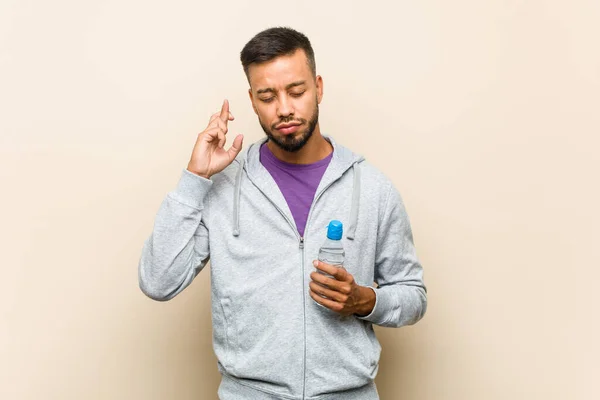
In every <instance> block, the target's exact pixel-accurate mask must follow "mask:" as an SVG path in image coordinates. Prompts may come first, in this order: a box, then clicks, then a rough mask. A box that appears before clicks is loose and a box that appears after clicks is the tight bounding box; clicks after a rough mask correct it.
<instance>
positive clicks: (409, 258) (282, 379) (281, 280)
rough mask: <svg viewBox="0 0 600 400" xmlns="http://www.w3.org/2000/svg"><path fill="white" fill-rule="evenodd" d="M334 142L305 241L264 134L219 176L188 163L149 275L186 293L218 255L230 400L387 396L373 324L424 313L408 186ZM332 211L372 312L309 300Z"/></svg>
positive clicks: (148, 246) (143, 270) (221, 343)
mask: <svg viewBox="0 0 600 400" xmlns="http://www.w3.org/2000/svg"><path fill="white" fill-rule="evenodd" d="M326 138H327V140H329V141H330V142H331V144H332V145H333V148H334V152H333V157H332V159H331V162H330V164H329V166H328V168H327V170H326V171H325V174H324V176H323V178H322V180H321V183H320V184H319V187H318V188H317V192H316V194H315V199H314V201H313V204H312V207H311V210H310V213H309V215H308V220H307V223H306V229H305V235H304V237H300V235H299V234H298V230H297V229H296V226H295V224H294V219H293V217H292V214H291V212H290V210H289V208H288V206H287V203H286V201H285V199H284V197H283V195H282V194H281V192H280V191H279V188H278V186H277V184H276V183H275V181H274V180H273V179H272V177H271V175H270V174H269V172H268V171H267V170H266V169H265V168H264V167H263V166H262V164H261V163H260V160H259V148H260V144H261V143H263V142H264V141H265V140H266V138H264V139H263V140H260V141H259V142H257V143H254V144H253V145H251V146H250V147H249V148H248V150H247V151H246V152H245V153H242V154H240V155H239V156H238V157H237V158H236V160H235V161H234V162H233V163H232V164H231V165H229V166H228V167H227V168H225V169H224V170H223V171H222V172H221V173H219V174H216V175H214V176H213V177H212V178H211V179H210V180H208V179H204V178H202V177H199V176H197V175H194V174H192V173H190V172H189V171H187V170H184V171H183V173H182V176H181V178H180V181H179V183H178V185H177V187H176V188H175V190H174V191H172V192H170V193H169V194H168V195H167V196H166V198H165V200H164V201H163V203H162V204H161V206H160V209H159V210H158V213H157V215H156V219H155V223H154V230H153V232H152V234H151V235H150V237H149V238H148V239H147V240H146V242H145V244H144V247H143V250H142V255H141V259H140V263H139V283H140V288H141V290H142V291H143V292H144V293H145V294H146V295H147V296H149V297H151V298H152V299H155V300H160V301H164V300H169V299H171V298H173V297H174V296H176V295H177V294H178V293H180V292H181V291H182V290H184V289H185V288H186V287H187V286H188V285H189V284H190V283H191V282H192V280H193V279H194V278H195V277H196V276H197V275H198V273H200V271H201V270H202V269H203V268H204V266H205V265H206V264H207V262H208V261H209V258H210V261H211V262H210V273H211V289H212V290H211V306H212V322H213V346H214V351H215V354H216V356H217V359H218V369H219V371H220V372H221V374H222V376H223V379H222V381H221V386H220V387H219V397H220V398H221V399H226V400H229V399H377V398H378V395H377V390H376V388H375V384H374V381H373V380H374V378H375V375H376V374H377V369H378V363H379V355H380V352H381V346H380V344H379V342H378V340H377V338H376V337H375V333H374V331H373V324H377V325H380V326H388V327H400V326H403V325H409V324H414V323H415V322H417V321H418V320H419V319H421V318H422V317H423V315H424V313H425V310H426V305H427V295H426V288H425V285H424V283H423V270H422V267H421V265H420V263H419V261H418V259H417V256H416V251H415V247H414V245H413V239H412V233H411V229H410V224H409V220H408V216H407V214H406V211H405V208H404V206H403V203H402V200H401V198H400V195H399V193H398V191H397V190H396V189H395V187H394V186H393V184H392V183H391V182H390V180H389V179H387V178H386V177H385V176H384V175H383V174H382V173H381V172H379V171H378V170H377V169H376V168H374V167H373V166H372V165H370V164H369V163H367V162H366V161H365V160H364V159H363V158H362V157H361V156H358V155H356V154H354V153H352V152H351V151H350V150H348V149H347V148H344V147H343V146H341V145H339V144H336V142H335V141H334V140H333V138H331V137H326ZM332 219H337V220H340V221H342V223H343V224H344V228H345V236H344V238H343V239H342V240H343V245H344V249H345V252H346V257H345V263H344V267H345V268H346V269H347V270H348V272H350V273H351V274H352V275H353V276H354V279H355V280H356V282H357V283H358V284H359V285H363V286H369V287H372V288H373V290H374V291H375V293H376V304H375V308H374V309H373V311H372V312H371V314H369V315H367V316H364V317H358V316H342V315H340V314H337V313H335V312H333V311H331V310H329V309H326V308H324V307H321V306H319V305H317V303H315V302H314V300H313V299H312V298H311V297H310V296H309V293H308V292H309V286H308V284H309V282H310V281H311V279H310V273H311V272H312V271H314V270H315V269H314V267H313V265H312V261H313V260H315V259H316V258H317V254H318V251H319V248H320V246H321V244H322V243H323V241H324V240H325V235H326V231H327V225H328V223H329V221H330V220H332ZM374 283H376V285H374Z"/></svg>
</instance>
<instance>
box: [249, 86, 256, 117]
mask: <svg viewBox="0 0 600 400" xmlns="http://www.w3.org/2000/svg"><path fill="white" fill-rule="evenodd" d="M248 97H250V103H252V109H253V110H254V113H255V114H256V115H258V110H257V109H256V106H255V105H254V95H253V94H252V88H250V89H248Z"/></svg>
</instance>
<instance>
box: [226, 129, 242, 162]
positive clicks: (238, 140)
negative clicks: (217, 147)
mask: <svg viewBox="0 0 600 400" xmlns="http://www.w3.org/2000/svg"><path fill="white" fill-rule="evenodd" d="M243 142H244V135H237V136H236V137H235V139H233V144H232V145H231V147H230V148H229V150H227V153H228V154H229V159H230V160H233V159H234V158H236V157H237V155H238V154H240V151H241V150H242V144H243Z"/></svg>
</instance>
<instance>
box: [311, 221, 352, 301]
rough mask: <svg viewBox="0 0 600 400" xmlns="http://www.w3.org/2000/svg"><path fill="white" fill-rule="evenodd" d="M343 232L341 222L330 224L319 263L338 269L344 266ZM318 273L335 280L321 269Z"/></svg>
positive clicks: (320, 251) (320, 252) (321, 249)
mask: <svg viewBox="0 0 600 400" xmlns="http://www.w3.org/2000/svg"><path fill="white" fill-rule="evenodd" d="M343 231H344V227H343V224H342V223H341V222H340V221H337V220H332V221H331V222H329V226H328V227H327V238H326V239H325V242H323V244H322V245H321V248H320V249H319V256H318V259H319V261H321V262H324V263H326V264H329V265H333V266H337V267H341V266H343V265H344V255H345V253H344V246H343V244H342V233H343ZM317 272H319V273H321V274H323V275H326V276H329V277H330V278H333V276H331V275H329V274H328V273H326V272H323V271H321V270H320V269H318V270H317ZM333 279H335V278H333ZM321 297H325V296H321ZM325 298H326V297H325ZM317 304H318V303H317ZM319 305H320V304H319Z"/></svg>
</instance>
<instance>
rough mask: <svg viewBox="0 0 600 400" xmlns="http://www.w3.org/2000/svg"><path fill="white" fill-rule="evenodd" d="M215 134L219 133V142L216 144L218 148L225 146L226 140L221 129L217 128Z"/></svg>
mask: <svg viewBox="0 0 600 400" xmlns="http://www.w3.org/2000/svg"><path fill="white" fill-rule="evenodd" d="M217 134H218V135H219V144H218V146H219V147H220V148H223V146H225V142H226V141H227V138H226V137H225V132H223V130H221V129H219V131H218V132H217Z"/></svg>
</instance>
